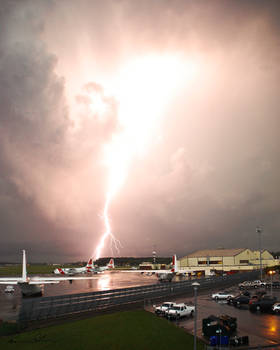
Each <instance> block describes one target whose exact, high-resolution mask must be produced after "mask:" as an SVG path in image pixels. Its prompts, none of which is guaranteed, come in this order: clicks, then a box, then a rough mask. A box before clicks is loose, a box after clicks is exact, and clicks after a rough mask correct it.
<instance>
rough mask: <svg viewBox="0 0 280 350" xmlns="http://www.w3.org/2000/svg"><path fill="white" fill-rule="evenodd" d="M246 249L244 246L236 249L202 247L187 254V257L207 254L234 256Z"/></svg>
mask: <svg viewBox="0 0 280 350" xmlns="http://www.w3.org/2000/svg"><path fill="white" fill-rule="evenodd" d="M244 250H246V248H237V249H204V250H197V251H196V252H193V253H191V254H189V255H187V257H188V258H201V257H209V256H235V255H238V254H240V253H241V252H243V251H244Z"/></svg>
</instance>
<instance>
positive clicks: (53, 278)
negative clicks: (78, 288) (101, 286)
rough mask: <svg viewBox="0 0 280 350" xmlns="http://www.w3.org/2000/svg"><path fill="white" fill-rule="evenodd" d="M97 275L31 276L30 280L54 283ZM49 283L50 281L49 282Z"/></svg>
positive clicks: (88, 278)
mask: <svg viewBox="0 0 280 350" xmlns="http://www.w3.org/2000/svg"><path fill="white" fill-rule="evenodd" d="M96 278H98V277H75V276H69V277H32V278H31V279H30V282H36V281H37V282H40V283H44V282H48V281H54V283H55V282H56V281H58V282H59V281H69V280H71V281H73V280H94V279H96ZM50 283H51V282H50Z"/></svg>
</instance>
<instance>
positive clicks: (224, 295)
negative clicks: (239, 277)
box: [212, 291, 234, 300]
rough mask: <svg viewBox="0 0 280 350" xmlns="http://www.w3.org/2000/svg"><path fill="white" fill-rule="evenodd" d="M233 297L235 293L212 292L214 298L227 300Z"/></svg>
mask: <svg viewBox="0 0 280 350" xmlns="http://www.w3.org/2000/svg"><path fill="white" fill-rule="evenodd" d="M233 297H234V295H233V294H231V293H229V292H226V291H224V292H218V293H214V294H212V299H215V300H226V299H229V298H233Z"/></svg>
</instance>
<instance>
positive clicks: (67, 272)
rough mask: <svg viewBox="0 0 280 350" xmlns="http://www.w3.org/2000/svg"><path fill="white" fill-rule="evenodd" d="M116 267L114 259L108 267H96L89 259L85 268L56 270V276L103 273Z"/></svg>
mask: <svg viewBox="0 0 280 350" xmlns="http://www.w3.org/2000/svg"><path fill="white" fill-rule="evenodd" d="M114 267H115V264H114V259H110V261H109V263H108V264H107V265H106V266H95V265H94V263H93V260H92V259H89V261H88V263H87V265H86V266H83V267H73V268H72V267H70V268H60V267H58V268H57V269H55V270H54V273H55V274H60V275H75V274H77V273H101V272H103V271H105V270H108V269H113V268H114Z"/></svg>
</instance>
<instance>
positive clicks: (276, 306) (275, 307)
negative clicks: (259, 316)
mask: <svg viewBox="0 0 280 350" xmlns="http://www.w3.org/2000/svg"><path fill="white" fill-rule="evenodd" d="M272 311H273V312H275V313H276V314H279V313H280V303H275V304H274V305H273V306H272Z"/></svg>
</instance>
